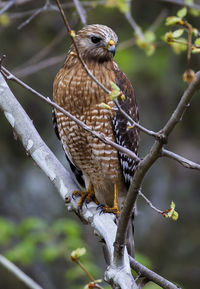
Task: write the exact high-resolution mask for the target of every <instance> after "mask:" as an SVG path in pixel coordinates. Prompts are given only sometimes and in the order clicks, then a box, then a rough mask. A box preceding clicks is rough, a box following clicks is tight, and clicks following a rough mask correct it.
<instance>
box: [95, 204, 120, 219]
mask: <svg viewBox="0 0 200 289" xmlns="http://www.w3.org/2000/svg"><path fill="white" fill-rule="evenodd" d="M97 209H101V211H100V214H102V213H110V214H114V215H115V216H116V217H118V216H119V214H120V211H119V208H118V206H117V207H111V208H110V207H108V206H107V205H99V206H98V207H97Z"/></svg>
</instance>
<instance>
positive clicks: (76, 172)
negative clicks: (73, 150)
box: [52, 109, 85, 188]
mask: <svg viewBox="0 0 200 289" xmlns="http://www.w3.org/2000/svg"><path fill="white" fill-rule="evenodd" d="M52 121H53V128H54V130H55V134H56V136H57V138H58V139H59V140H60V135H59V131H58V125H57V120H56V115H55V111H54V109H53V111H52ZM65 156H66V159H67V161H68V163H69V165H70V168H71V170H72V172H73V174H74V176H75V178H76V180H77V182H78V184H79V185H80V186H81V187H83V188H85V181H84V179H83V173H82V171H80V170H79V169H77V167H75V165H74V164H73V163H72V162H71V161H70V159H69V158H68V156H67V154H65Z"/></svg>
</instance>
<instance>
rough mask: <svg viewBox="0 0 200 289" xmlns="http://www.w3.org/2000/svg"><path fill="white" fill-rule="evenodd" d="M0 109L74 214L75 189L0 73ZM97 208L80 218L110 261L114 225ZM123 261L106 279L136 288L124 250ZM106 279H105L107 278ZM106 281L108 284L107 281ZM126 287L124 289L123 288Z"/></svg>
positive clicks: (91, 207) (85, 211)
mask: <svg viewBox="0 0 200 289" xmlns="http://www.w3.org/2000/svg"><path fill="white" fill-rule="evenodd" d="M0 109H1V110H2V111H3V112H4V114H5V116H6V118H7V120H8V121H9V123H10V124H11V126H12V128H13V129H14V131H15V132H16V134H17V135H18V136H19V139H20V140H21V142H22V144H23V146H24V148H25V150H26V151H27V153H28V154H29V155H30V156H31V157H32V158H33V160H34V162H35V163H36V164H37V165H38V166H39V167H40V168H41V169H42V171H43V172H44V173H45V174H46V175H47V176H48V177H49V179H50V180H51V182H52V183H53V184H54V186H55V187H56V189H57V190H58V192H59V193H60V195H61V197H62V198H63V199H65V201H66V206H67V209H68V210H69V211H71V210H74V211H75V212H78V201H79V198H78V199H76V200H74V199H73V198H72V197H71V194H72V192H73V191H74V190H77V189H78V188H77V186H76V185H75V183H74V181H73V179H72V177H71V176H70V173H69V172H68V171H66V169H65V168H64V167H63V165H62V164H61V163H60V162H59V161H58V160H57V158H56V157H55V156H54V154H53V153H52V152H51V151H50V149H49V148H48V147H47V146H46V144H45V143H44V142H43V140H42V139H41V137H40V136H39V134H38V132H37V131H36V129H35V127H34V126H33V123H32V121H31V120H30V118H29V117H28V115H27V114H26V112H25V111H24V110H23V108H22V107H21V105H20V104H19V102H18V101H17V100H16V98H15V97H14V95H13V93H12V92H11V90H10V89H9V87H8V85H7V83H6V82H5V80H4V78H3V76H2V74H1V73H0ZM96 208H97V206H96V204H94V203H93V202H91V203H89V204H88V205H87V207H86V206H83V208H82V210H81V212H80V215H81V217H82V218H83V219H84V220H85V221H86V222H88V223H89V224H90V225H91V226H92V228H94V231H95V234H96V235H98V236H99V237H100V239H102V240H104V242H105V244H106V246H107V249H108V253H109V257H110V261H112V260H113V243H114V238H115V235H116V231H117V226H116V224H115V223H114V218H115V217H114V216H113V215H112V214H101V215H100V214H99V211H98V210H97V209H96ZM124 260H125V262H126V264H127V266H126V267H125V268H123V270H121V271H120V274H118V273H116V272H117V271H116V270H115V271H113V275H112V276H111V277H110V278H109V280H112V282H113V284H116V286H118V287H119V288H121V289H127V288H130V289H132V288H133V289H136V288H137V287H136V285H135V282H134V280H133V278H132V274H131V269H130V266H129V257H128V253H127V251H125V254H124ZM107 280H108V279H107ZM109 280H108V281H109ZM126 285H128V287H126Z"/></svg>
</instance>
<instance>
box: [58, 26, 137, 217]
mask: <svg viewBox="0 0 200 289" xmlns="http://www.w3.org/2000/svg"><path fill="white" fill-rule="evenodd" d="M74 40H75V42H76V45H77V47H78V53H79V55H80V57H81V58H82V60H83V61H84V62H85V64H86V66H87V67H88V69H89V70H90V72H91V73H92V74H93V75H94V77H95V78H96V79H97V80H98V81H99V82H100V83H102V84H103V85H104V86H105V87H106V88H107V89H109V90H111V89H112V87H111V82H113V83H114V84H116V85H117V87H118V88H119V89H120V90H121V92H122V93H123V95H124V96H125V99H124V100H122V99H121V98H120V97H119V98H118V101H119V104H120V106H121V108H122V109H123V110H124V111H125V112H126V113H127V114H128V115H129V116H130V117H131V118H132V119H133V120H134V121H135V122H139V113H138V106H137V103H136V98H135V94H134V90H133V87H132V85H131V83H130V81H129V80H128V78H127V77H126V75H125V74H124V73H123V72H122V71H121V70H120V68H119V66H118V65H117V63H116V62H115V61H114V56H115V52H116V46H117V43H118V37H117V35H116V33H115V32H114V31H113V30H112V29H111V28H110V27H108V26H106V25H101V24H91V25H87V26H84V27H83V28H82V29H81V30H79V31H78V32H77V33H76V35H75V37H74ZM53 99H54V101H55V102H56V104H58V105H59V106H61V107H62V108H64V109H65V110H67V111H68V112H70V113H71V114H72V115H74V116H76V117H77V118H78V119H79V120H81V121H82V122H84V123H85V124H86V125H88V126H89V127H90V128H92V130H93V131H96V132H98V133H100V134H103V135H104V136H105V137H106V138H108V139H109V140H111V141H113V142H116V143H117V144H119V145H121V146H123V147H125V148H128V149H129V150H132V151H133V152H134V153H135V154H136V155H138V146H139V132H138V129H137V127H130V123H129V121H128V120H127V118H126V117H125V116H124V115H123V114H122V113H121V112H120V111H119V110H117V108H116V106H115V103H114V101H113V100H112V99H111V98H110V96H109V94H107V93H106V92H105V91H103V90H102V88H101V87H100V86H99V85H98V84H97V83H96V82H95V81H94V80H93V79H92V78H91V77H90V76H89V75H88V73H87V72H86V70H85V68H84V67H83V65H82V64H81V62H80V59H79V57H77V51H76V48H75V46H74V44H73V43H72V44H71V46H70V49H69V51H68V53H67V55H66V59H65V62H64V65H63V67H62V68H61V69H60V70H59V71H58V73H57V75H56V77H55V79H54V83H53ZM102 103H106V104H107V105H108V107H109V108H110V109H107V108H105V107H102ZM53 118H54V128H55V130H56V134H57V136H58V137H59V139H60V140H61V142H62V146H63V149H64V152H65V154H66V157H67V160H68V162H69V164H70V167H71V170H72V171H73V173H74V175H75V177H76V180H77V181H78V183H79V184H80V186H81V187H82V188H83V190H80V191H75V192H73V194H74V195H80V196H81V198H80V201H79V203H78V205H79V207H80V208H82V206H83V204H84V203H86V204H87V203H89V202H90V201H94V202H96V203H97V204H98V205H99V206H100V207H101V210H102V211H103V212H104V213H114V214H115V215H116V216H118V215H119V214H120V210H121V208H122V207H123V202H124V199H125V197H126V194H127V191H128V189H129V187H130V184H131V181H132V178H133V175H134V172H135V169H136V166H137V161H136V160H134V159H131V158H130V157H128V156H127V155H126V154H124V153H122V152H119V151H117V150H116V149H115V148H113V147H111V146H110V145H108V144H105V143H103V142H102V141H101V140H99V139H98V138H94V137H93V136H92V135H91V134H90V133H89V132H87V131H85V130H84V129H83V128H82V127H80V126H78V125H77V124H76V123H75V122H74V121H73V120H71V119H70V118H68V117H66V116H65V115H64V114H63V113H62V112H60V111H59V110H57V109H54V117H53Z"/></svg>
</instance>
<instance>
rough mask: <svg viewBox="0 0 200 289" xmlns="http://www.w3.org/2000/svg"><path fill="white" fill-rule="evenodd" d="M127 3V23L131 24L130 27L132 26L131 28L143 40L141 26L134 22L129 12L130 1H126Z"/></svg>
mask: <svg viewBox="0 0 200 289" xmlns="http://www.w3.org/2000/svg"><path fill="white" fill-rule="evenodd" d="M128 5H129V9H128V12H126V14H125V16H126V19H127V21H128V22H129V24H130V25H131V27H132V28H133V30H134V31H135V33H136V35H137V36H138V37H139V38H141V39H142V40H144V39H145V38H144V35H143V33H142V30H141V28H140V27H139V26H138V25H137V23H136V22H135V20H134V19H133V16H132V14H131V1H129V3H128Z"/></svg>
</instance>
